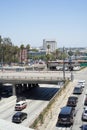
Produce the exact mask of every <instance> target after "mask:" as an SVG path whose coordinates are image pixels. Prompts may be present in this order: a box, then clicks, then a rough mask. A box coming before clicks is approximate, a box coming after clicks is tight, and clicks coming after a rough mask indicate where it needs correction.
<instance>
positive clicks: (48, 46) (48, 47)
mask: <svg viewBox="0 0 87 130" xmlns="http://www.w3.org/2000/svg"><path fill="white" fill-rule="evenodd" d="M47 49H48V54H49V53H50V51H49V50H50V45H49V44H48V45H47Z"/></svg>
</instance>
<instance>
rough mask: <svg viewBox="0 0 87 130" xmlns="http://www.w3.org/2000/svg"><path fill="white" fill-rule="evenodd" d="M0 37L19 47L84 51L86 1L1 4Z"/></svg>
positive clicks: (29, 0) (23, 0)
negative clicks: (51, 45) (50, 45)
mask: <svg viewBox="0 0 87 130" xmlns="http://www.w3.org/2000/svg"><path fill="white" fill-rule="evenodd" d="M0 35H1V36H2V38H4V37H9V38H10V39H11V41H12V43H13V44H14V45H18V46H19V45H21V44H24V45H25V46H26V45H27V44H30V46H32V47H40V46H42V45H43V39H47V40H56V41H57V47H87V0H0Z"/></svg>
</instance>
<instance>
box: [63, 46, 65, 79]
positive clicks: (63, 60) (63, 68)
mask: <svg viewBox="0 0 87 130" xmlns="http://www.w3.org/2000/svg"><path fill="white" fill-rule="evenodd" d="M64 52H65V50H64V47H63V80H64V81H65V56H64Z"/></svg>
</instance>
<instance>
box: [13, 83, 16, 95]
mask: <svg viewBox="0 0 87 130" xmlns="http://www.w3.org/2000/svg"><path fill="white" fill-rule="evenodd" d="M12 88H13V90H12V92H13V96H15V95H16V89H15V84H13V87H12Z"/></svg>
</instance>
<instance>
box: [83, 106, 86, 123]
mask: <svg viewBox="0 0 87 130" xmlns="http://www.w3.org/2000/svg"><path fill="white" fill-rule="evenodd" d="M82 120H85V121H87V107H86V108H84V111H83V113H82Z"/></svg>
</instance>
